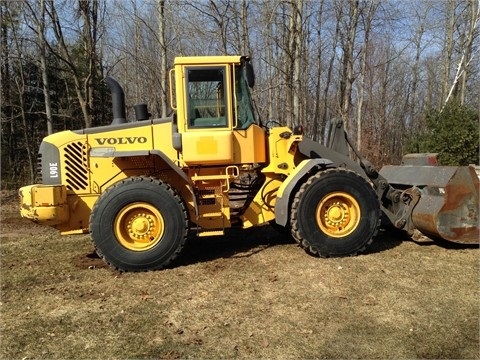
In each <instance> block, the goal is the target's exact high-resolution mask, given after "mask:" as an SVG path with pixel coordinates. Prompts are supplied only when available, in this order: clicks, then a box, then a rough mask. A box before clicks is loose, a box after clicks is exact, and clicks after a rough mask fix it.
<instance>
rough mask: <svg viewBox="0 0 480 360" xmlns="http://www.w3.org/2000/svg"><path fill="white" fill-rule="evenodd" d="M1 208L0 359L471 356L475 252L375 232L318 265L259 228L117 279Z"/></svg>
mask: <svg viewBox="0 0 480 360" xmlns="http://www.w3.org/2000/svg"><path fill="white" fill-rule="evenodd" d="M1 196H2V197H1V210H2V212H1V241H0V254H1V300H0V301H1V302H0V311H1V318H0V331H1V332H0V333H1V352H0V358H3V359H33V358H37V359H38V358H49V359H60V358H61V359H64V358H75V359H96V358H119V359H124V358H136V359H147V358H148V359H159V358H161V359H174V358H235V357H238V358H275V359H276V358H281V359H283V358H285V359H286V358H292V359H298V358H349V359H350V358H362V359H365V358H435V359H438V358H462V359H478V358H480V356H479V352H480V346H479V309H480V306H479V305H480V302H479V298H480V296H479V295H480V294H479V279H480V276H479V275H480V271H479V270H480V266H479V265H480V264H479V261H478V260H479V257H478V255H479V252H478V251H479V250H478V247H472V246H470V247H465V246H447V245H445V244H440V245H439V244H437V243H434V242H432V241H430V240H428V239H426V238H423V237H418V238H417V237H416V238H415V239H416V240H413V239H410V238H408V237H405V236H399V235H398V234H395V235H394V234H391V233H388V232H383V233H382V234H381V235H380V236H379V238H378V239H377V240H376V241H375V242H374V243H373V245H372V247H371V248H370V249H369V251H368V252H367V253H365V254H363V255H360V256H355V257H346V258H333V259H320V258H315V257H312V256H310V255H308V254H306V253H305V252H304V251H303V250H301V249H300V248H299V247H298V246H297V245H296V244H295V243H294V242H293V241H291V240H290V239H289V238H286V237H284V236H282V235H279V234H278V233H276V232H275V231H274V230H273V229H271V228H270V227H264V228H260V229H253V230H250V231H247V232H244V233H232V234H229V235H228V236H224V237H212V238H205V239H195V240H191V241H190V242H189V243H188V245H187V247H186V249H185V251H184V253H183V255H182V256H181V258H180V259H179V261H178V262H177V263H176V264H175V265H174V266H172V267H171V268H169V269H166V270H162V271H154V272H145V273H119V272H116V271H114V270H112V269H110V268H108V267H107V266H105V264H104V263H103V261H102V260H100V259H99V258H98V257H97V256H96V255H95V253H94V249H93V245H92V244H91V241H90V238H89V236H88V235H76V236H60V235H59V234H58V233H57V231H55V230H54V229H51V228H47V227H43V226H39V225H35V224H33V223H31V222H29V221H26V220H22V219H20V218H19V215H18V208H17V200H16V195H15V194H12V193H9V192H2V194H1Z"/></svg>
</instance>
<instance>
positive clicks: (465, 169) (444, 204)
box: [380, 165, 480, 244]
mask: <svg viewBox="0 0 480 360" xmlns="http://www.w3.org/2000/svg"><path fill="white" fill-rule="evenodd" d="M380 174H381V175H382V176H383V177H385V178H386V179H387V181H388V182H389V183H390V185H392V187H394V188H397V189H406V188H409V187H413V186H415V187H417V188H419V189H420V192H421V196H420V200H419V201H418V203H417V205H416V206H415V207H414V208H413V211H412V222H413V224H414V226H415V228H416V229H417V230H419V231H420V232H422V233H423V234H425V235H427V236H429V237H432V238H442V239H444V240H448V241H452V242H456V243H462V244H475V243H476V244H478V243H479V242H480V240H479V237H480V225H479V179H478V176H477V174H476V172H475V169H474V167H473V166H459V167H456V166H417V165H403V166H391V165H390V166H384V167H383V168H382V169H381V170H380Z"/></svg>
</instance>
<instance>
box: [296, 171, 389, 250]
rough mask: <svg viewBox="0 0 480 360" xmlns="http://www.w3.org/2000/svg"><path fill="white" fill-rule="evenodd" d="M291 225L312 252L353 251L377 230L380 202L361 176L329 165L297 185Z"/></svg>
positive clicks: (363, 247)
mask: <svg viewBox="0 0 480 360" xmlns="http://www.w3.org/2000/svg"><path fill="white" fill-rule="evenodd" d="M290 225H291V229H292V236H293V237H294V239H295V240H296V241H297V242H298V243H299V244H300V246H301V247H302V248H303V249H305V250H306V251H307V252H309V253H311V254H313V255H319V256H324V257H330V256H347V255H354V254H357V253H359V252H362V251H364V250H365V249H366V247H367V246H368V245H369V244H370V243H371V242H372V241H373V238H374V236H375V235H376V234H377V232H378V228H379V226H380V203H379V201H378V199H377V196H376V194H375V192H374V190H373V188H372V186H371V185H370V184H369V183H368V182H367V181H366V180H365V179H364V178H363V177H361V176H359V175H358V174H356V173H355V172H353V171H349V170H341V169H330V170H326V171H322V172H319V173H316V174H315V175H313V176H311V177H310V178H309V179H308V180H307V181H306V182H305V183H304V184H303V185H302V186H301V187H300V188H299V190H298V192H297V193H296V194H295V197H294V199H293V202H292V207H291V220H290Z"/></svg>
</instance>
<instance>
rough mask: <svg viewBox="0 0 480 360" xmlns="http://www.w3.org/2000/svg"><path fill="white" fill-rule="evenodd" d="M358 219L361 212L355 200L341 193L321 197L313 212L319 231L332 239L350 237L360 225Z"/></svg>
mask: <svg viewBox="0 0 480 360" xmlns="http://www.w3.org/2000/svg"><path fill="white" fill-rule="evenodd" d="M360 218H361V211H360V206H359V205H358V202H357V200H355V198H354V197H352V196H351V195H349V194H347V193H345V192H342V191H337V192H332V193H330V194H328V195H327V196H325V197H323V198H322V199H321V200H320V202H319V203H318V205H317V208H316V210H315V219H316V221H317V224H318V227H319V228H320V230H322V231H323V232H324V233H325V234H327V235H329V236H331V237H334V238H342V237H345V236H347V235H350V234H351V233H352V232H353V231H355V229H356V228H357V226H358V224H359V223H360Z"/></svg>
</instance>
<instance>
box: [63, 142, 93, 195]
mask: <svg viewBox="0 0 480 360" xmlns="http://www.w3.org/2000/svg"><path fill="white" fill-rule="evenodd" d="M64 158H65V183H66V185H67V189H68V190H86V189H87V187H88V170H87V167H86V164H87V148H86V146H85V145H84V144H83V143H81V142H79V141H78V142H74V143H71V144H68V145H67V146H66V147H65V148H64Z"/></svg>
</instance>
